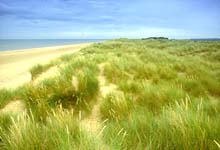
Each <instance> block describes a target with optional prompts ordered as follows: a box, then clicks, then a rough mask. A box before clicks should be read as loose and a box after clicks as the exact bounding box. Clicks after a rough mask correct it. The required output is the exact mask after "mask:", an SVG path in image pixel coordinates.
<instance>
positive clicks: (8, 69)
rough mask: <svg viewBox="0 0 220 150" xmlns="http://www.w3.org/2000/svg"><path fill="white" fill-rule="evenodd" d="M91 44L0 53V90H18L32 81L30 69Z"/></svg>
mask: <svg viewBox="0 0 220 150" xmlns="http://www.w3.org/2000/svg"><path fill="white" fill-rule="evenodd" d="M90 44H91V43H84V44H74V45H65V46H54V47H45V48H33V49H25V50H14V51H3V52H0V88H16V87H18V86H20V85H22V84H24V83H27V82H29V81H30V80H31V74H30V72H29V69H30V68H31V67H32V66H34V65H36V64H45V63H48V62H49V61H51V60H52V59H54V58H56V57H59V56H61V55H63V54H69V53H74V52H77V51H79V50H80V49H82V48H84V47H86V46H88V45H90Z"/></svg>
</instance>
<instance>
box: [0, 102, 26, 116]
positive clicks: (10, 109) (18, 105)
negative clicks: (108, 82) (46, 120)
mask: <svg viewBox="0 0 220 150" xmlns="http://www.w3.org/2000/svg"><path fill="white" fill-rule="evenodd" d="M23 112H25V104H24V103H23V102H22V101H21V100H15V101H11V102H9V103H8V104H7V105H6V106H5V107H4V108H2V109H1V110H0V113H16V114H18V113H23Z"/></svg>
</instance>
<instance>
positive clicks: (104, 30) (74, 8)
mask: <svg viewBox="0 0 220 150" xmlns="http://www.w3.org/2000/svg"><path fill="white" fill-rule="evenodd" d="M149 36H166V37H170V38H220V0H195V1H194V0H0V38H1V39H4V38H7V39H8V38H9V39H10V38H12V39H20V38H21V39H45V38H46V39H48V38H49V39H65V38H68V39H71V38H119V37H127V38H141V37H149Z"/></svg>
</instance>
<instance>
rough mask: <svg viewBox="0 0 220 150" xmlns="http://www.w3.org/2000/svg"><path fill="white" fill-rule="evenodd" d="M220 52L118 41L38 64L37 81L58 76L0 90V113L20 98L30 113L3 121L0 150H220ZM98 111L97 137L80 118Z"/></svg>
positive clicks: (195, 45)
mask: <svg viewBox="0 0 220 150" xmlns="http://www.w3.org/2000/svg"><path fill="white" fill-rule="evenodd" d="M219 54H220V42H217V41H215V42H214V41H213V42H212V41H208V42H207V41H197V42H194V41H190V40H181V41H179V40H128V39H118V40H110V41H106V42H103V43H96V44H93V45H92V46H89V47H87V48H84V49H82V50H81V51H80V52H79V53H74V54H70V55H65V56H62V57H60V58H58V59H56V60H54V61H53V62H51V63H49V64H46V65H39V66H37V67H36V66H35V67H33V68H32V69H31V72H32V76H33V81H34V80H35V79H36V78H37V77H38V76H39V75H40V74H41V73H42V72H44V71H46V70H47V69H48V68H50V67H51V66H55V65H59V72H60V73H59V75H58V76H55V77H53V78H52V77H51V78H47V79H45V80H43V81H40V82H39V83H38V84H33V83H32V82H31V83H30V84H27V85H24V86H22V87H20V88H18V89H16V90H7V89H2V90H0V107H4V106H5V105H6V104H7V103H8V102H10V101H11V100H15V99H19V100H22V101H24V102H25V104H26V108H27V114H24V115H21V116H20V117H16V116H12V115H10V114H1V115H0V118H1V121H0V138H1V141H0V149H10V150H12V149H13V150H14V149H15V150H16V149H24V147H25V148H26V149H59V150H60V149H103V148H105V149H116V150H117V149H118V150H119V149H131V150H133V149H149V150H155V149H161V150H162V149H163V150H164V149H165V150H172V149H173V150H176V149H177V150H191V149H192V150H197V149H201V150H215V149H218V148H219V147H220V146H219V145H220V119H219V114H220V101H219V100H220V59H219V56H220V55H219ZM100 64H104V65H103V68H102V69H103V72H100V68H99V66H100ZM100 74H101V78H100ZM103 78H104V79H105V80H106V81H105V85H103V84H101V83H103V81H100V80H101V79H103ZM109 84H113V85H114V86H115V87H116V88H115V89H114V90H113V91H110V92H109V93H108V94H107V95H106V96H103V94H102V93H101V92H102V89H103V86H107V87H108V85H109ZM95 104H98V105H95ZM60 106H61V108H62V109H60V108H59V107H60ZM97 106H99V110H100V114H99V116H98V117H99V118H97V119H100V120H101V121H100V122H104V123H102V124H101V125H102V132H101V131H98V132H101V134H100V135H101V136H100V135H99V137H97V136H94V134H93V133H91V132H89V131H88V130H84V129H83V127H82V124H81V121H80V120H79V119H78V114H79V112H80V113H81V112H82V114H83V116H82V118H86V117H88V116H89V115H91V114H92V112H93V111H92V110H93V108H94V107H97Z"/></svg>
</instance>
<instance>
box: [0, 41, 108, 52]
mask: <svg viewBox="0 0 220 150" xmlns="http://www.w3.org/2000/svg"><path fill="white" fill-rule="evenodd" d="M102 41H105V39H0V51H6V50H19V49H29V48H40V47H50V46H61V45H70V44H81V43H89V42H102Z"/></svg>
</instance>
